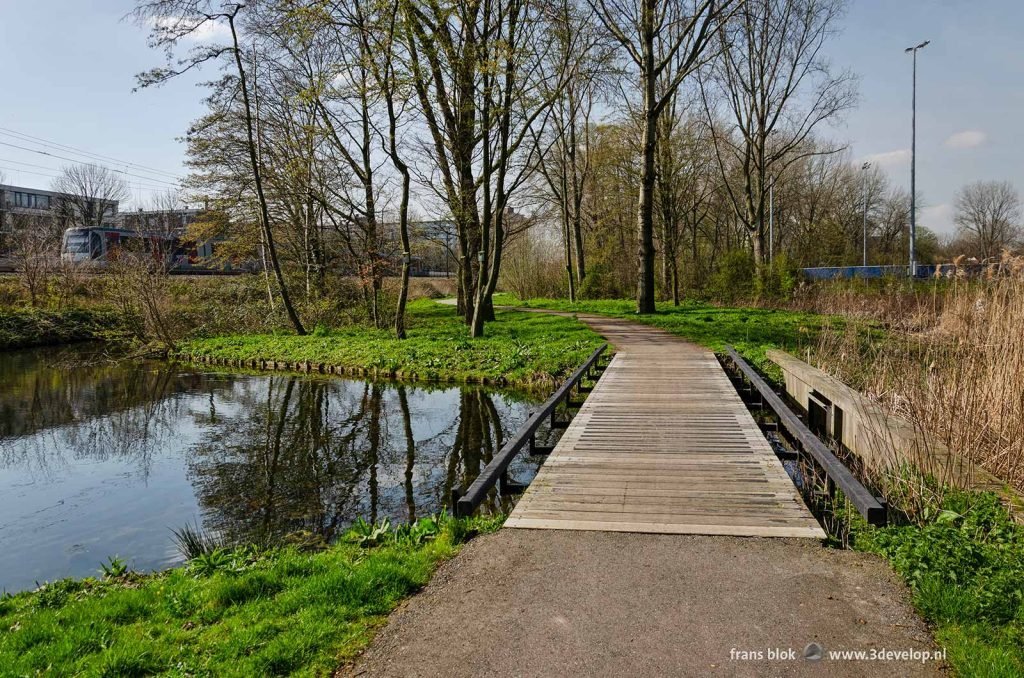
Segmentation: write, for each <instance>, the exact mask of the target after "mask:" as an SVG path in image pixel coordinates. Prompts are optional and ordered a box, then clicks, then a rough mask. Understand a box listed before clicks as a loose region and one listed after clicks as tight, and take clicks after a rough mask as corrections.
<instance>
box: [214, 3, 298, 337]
mask: <svg viewBox="0 0 1024 678" xmlns="http://www.w3.org/2000/svg"><path fill="white" fill-rule="evenodd" d="M228 26H229V28H230V29H231V40H232V41H233V43H234V48H235V49H234V53H235V65H236V66H237V68H238V82H239V89H240V90H241V92H242V103H243V105H244V108H245V131H246V134H247V135H248V137H247V141H248V143H247V145H248V150H249V162H250V163H251V164H252V173H253V181H254V183H255V184H256V197H257V198H258V200H259V205H260V222H261V225H262V227H263V237H264V242H265V243H266V245H267V255H268V256H269V257H270V264H271V266H273V267H274V276H275V277H276V278H277V285H278V287H279V288H280V291H281V303H282V304H284V309H285V312H286V313H287V314H288V319H289V320H290V321H291V323H292V327H294V328H295V333H296V334H298V335H304V334H306V328H304V327H303V326H302V321H301V320H299V314H298V313H296V312H295V307H294V306H292V300H291V297H290V296H289V294H288V285H287V284H285V280H284V273H283V272H282V271H281V262H280V260H279V259H278V257H277V247H276V246H275V245H274V234H273V231H271V228H270V209H269V208H268V207H267V198H266V195H264V193H263V176H262V173H261V171H260V163H259V160H258V159H257V157H256V140H255V138H254V137H253V120H252V105H251V104H250V102H249V88H248V87H247V86H246V78H245V67H244V66H243V65H242V51H241V49H240V48H239V46H238V32H237V31H236V30H235V17H234V15H232V16H230V17H229V18H228Z"/></svg>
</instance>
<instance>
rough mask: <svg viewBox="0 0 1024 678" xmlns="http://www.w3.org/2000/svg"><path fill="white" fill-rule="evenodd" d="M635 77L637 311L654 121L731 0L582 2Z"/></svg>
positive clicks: (648, 303)
mask: <svg viewBox="0 0 1024 678" xmlns="http://www.w3.org/2000/svg"><path fill="white" fill-rule="evenodd" d="M587 3H588V4H589V5H590V6H591V8H593V9H594V11H595V12H596V13H597V16H598V18H599V19H600V21H601V23H602V24H603V25H604V27H605V29H607V31H608V32H609V33H610V34H611V35H612V36H613V37H614V38H615V40H617V41H618V42H619V44H620V45H621V46H622V48H623V49H624V50H625V51H626V53H627V54H628V55H629V58H630V59H631V60H632V61H633V63H634V64H635V65H636V67H637V70H638V71H639V75H640V83H639V84H640V92H641V97H642V104H641V110H640V114H641V116H642V123H641V135H642V144H641V145H642V153H643V155H642V169H641V174H640V199H639V205H638V209H637V227H638V231H639V251H638V262H639V265H638V267H639V273H640V275H639V279H638V283H637V301H636V304H637V312H638V313H653V312H654V310H655V308H654V302H655V298H654V278H655V270H654V269H655V262H654V255H655V252H654V208H655V205H654V189H655V180H656V175H657V172H656V164H657V163H656V160H657V145H658V119H659V118H660V117H661V114H662V112H663V111H664V110H665V107H666V106H667V105H668V103H669V102H670V101H671V100H672V98H673V97H674V96H675V94H676V90H678V89H679V86H680V85H682V83H683V80H684V79H685V78H686V77H687V76H689V75H690V74H691V73H692V72H693V71H694V69H696V68H697V67H699V66H700V65H702V63H703V62H704V60H706V59H707V58H708V55H709V49H708V48H709V47H710V46H711V45H712V41H713V39H714V37H715V36H716V35H717V34H718V33H719V30H720V29H721V27H722V24H723V22H724V21H725V20H726V19H727V18H728V17H729V15H730V13H731V12H732V10H733V9H734V7H735V6H736V0H694V1H693V2H687V1H686V0H587Z"/></svg>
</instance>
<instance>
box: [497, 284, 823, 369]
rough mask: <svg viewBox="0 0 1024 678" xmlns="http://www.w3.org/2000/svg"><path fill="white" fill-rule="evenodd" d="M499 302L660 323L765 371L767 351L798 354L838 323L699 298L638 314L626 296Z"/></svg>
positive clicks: (769, 366)
mask: <svg viewBox="0 0 1024 678" xmlns="http://www.w3.org/2000/svg"><path fill="white" fill-rule="evenodd" d="M495 303H503V304H508V305H515V306H522V307H526V308H547V309H552V310H558V311H573V312H579V313H595V314H599V315H607V316H613V317H617V318H626V319H629V320H634V321H636V322H641V323H644V324H646V325H653V326H655V327H660V328H662V329H664V330H666V331H668V332H671V333H672V334H676V335H678V336H680V337H685V338H686V339H689V340H690V341H693V342H695V343H698V344H701V345H703V346H707V347H708V348H710V349H711V350H713V351H721V350H722V348H723V347H725V346H726V345H731V346H734V347H736V350H737V351H739V352H740V353H741V354H743V355H744V357H746V358H747V359H749V360H751V361H752V362H753V363H754V364H756V365H757V366H758V367H759V368H761V369H762V370H765V369H768V370H771V369H772V365H773V364H772V363H770V361H768V359H767V357H766V356H765V350H767V349H769V348H781V349H785V350H788V351H790V352H793V353H797V354H799V353H800V352H801V351H802V349H804V348H805V347H807V346H810V345H813V344H815V343H816V341H817V335H818V332H819V331H820V330H821V327H822V325H823V324H824V323H826V322H838V321H836V320H834V319H829V318H828V317H827V316H821V315H816V314H813V313H804V312H799V311H786V310H776V309H764V308H727V307H719V306H711V305H708V304H702V303H698V302H687V303H684V304H682V305H680V306H672V304H671V303H665V302H662V303H659V304H658V312H657V313H655V314H651V315H637V313H636V302H635V301H631V300H625V299H621V300H591V301H578V302H576V303H575V304H571V303H569V301H568V300H566V299H529V300H526V301H520V300H517V299H515V298H514V297H511V296H503V297H501V298H496V299H495Z"/></svg>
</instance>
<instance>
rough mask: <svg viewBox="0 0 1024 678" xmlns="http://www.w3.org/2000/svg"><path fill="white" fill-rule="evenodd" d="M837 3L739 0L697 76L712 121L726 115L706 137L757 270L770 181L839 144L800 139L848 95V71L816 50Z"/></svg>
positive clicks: (841, 3) (846, 103)
mask: <svg viewBox="0 0 1024 678" xmlns="http://www.w3.org/2000/svg"><path fill="white" fill-rule="evenodd" d="M845 4H846V0H744V2H743V3H742V4H740V5H739V6H738V7H737V11H736V13H735V15H734V16H733V17H732V19H731V20H730V22H729V23H728V25H727V26H726V29H725V30H723V31H722V32H721V33H720V34H719V40H720V45H721V52H722V57H721V58H720V59H718V60H717V61H716V62H715V63H714V64H713V66H712V67H711V68H710V69H709V70H710V73H709V77H707V78H701V92H702V95H703V100H704V105H705V108H706V110H707V112H708V117H709V120H715V119H718V118H719V116H718V113H719V112H721V116H720V119H722V120H726V121H728V122H727V124H726V126H725V128H724V129H721V130H720V132H719V133H718V134H715V135H714V142H715V149H716V152H717V156H718V162H719V166H720V168H721V172H722V179H723V182H724V186H725V188H726V192H727V195H728V196H729V200H730V202H731V203H732V205H733V209H734V210H735V213H736V216H737V218H738V219H739V220H740V222H741V223H742V224H743V225H744V227H745V228H746V231H747V234H748V236H749V238H750V242H751V246H752V249H753V253H754V262H755V264H756V266H757V267H759V268H760V266H761V265H762V264H763V263H764V260H765V249H766V247H765V230H766V227H765V226H766V225H765V222H766V218H765V217H766V212H767V202H768V187H769V185H770V184H771V182H772V181H775V180H776V179H777V178H778V176H779V175H780V174H782V173H783V172H784V171H785V170H786V168H787V167H788V166H789V165H791V164H792V163H794V162H796V161H798V160H799V159H800V158H802V157H806V155H805V154H806V153H833V152H836V151H838V150H841V148H840V147H838V146H830V147H827V148H823V147H822V146H819V145H809V144H806V143H805V142H806V141H808V139H809V138H810V135H811V133H812V132H813V131H814V130H815V129H816V128H817V127H818V126H819V125H820V124H821V123H823V122H825V121H827V120H830V119H832V118H834V117H835V116H837V115H838V114H840V113H842V112H843V111H844V110H846V109H847V108H849V107H850V106H852V105H853V103H854V101H855V98H856V97H855V91H854V85H855V80H854V78H853V76H852V75H850V74H849V73H846V72H840V73H834V72H833V71H832V69H831V67H830V65H829V63H828V61H827V60H826V59H825V57H824V54H823V49H824V47H825V45H826V43H827V42H828V40H829V39H830V38H831V37H832V36H833V35H834V34H835V31H836V26H835V24H836V21H837V20H838V19H839V18H840V16H841V15H842V12H843V9H844V7H845ZM715 89H717V94H718V96H717V97H716V96H715V92H714V90H715ZM719 109H721V111H719ZM736 168H739V172H736V171H735V169H736Z"/></svg>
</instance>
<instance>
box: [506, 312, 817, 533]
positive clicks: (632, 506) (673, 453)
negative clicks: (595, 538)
mask: <svg viewBox="0 0 1024 678" xmlns="http://www.w3.org/2000/svg"><path fill="white" fill-rule="evenodd" d="M586 322H587V323H588V324H589V325H591V327H593V329H594V330H596V331H597V332H599V333H600V334H602V335H603V336H604V337H605V338H607V339H608V341H610V342H611V343H612V344H613V345H614V346H615V348H616V351H617V355H616V356H615V357H614V358H613V359H612V361H611V364H610V365H609V366H608V368H607V369H606V370H605V372H604V375H603V376H602V377H601V379H600V380H599V381H598V382H597V385H596V386H595V387H594V390H593V391H592V392H591V393H590V395H589V396H588V397H587V400H586V402H585V403H584V404H583V406H582V408H581V409H580V411H579V412H578V413H577V414H576V416H575V417H574V418H573V420H572V423H571V424H570V425H569V427H568V429H567V430H566V431H565V433H564V435H563V436H562V438H561V440H559V442H558V444H557V445H556V446H555V448H554V450H553V451H552V452H551V454H550V456H549V457H548V459H547V460H546V461H545V462H544V465H543V466H542V467H541V470H540V472H539V473H538V474H537V477H536V478H534V480H533V482H532V483H531V484H530V486H529V488H528V489H527V490H526V491H525V493H524V494H523V496H522V498H521V499H520V500H519V503H518V504H517V505H516V508H515V510H514V511H513V512H512V515H511V516H510V517H509V519H508V520H507V521H506V522H505V526H506V527H512V528H535V529H568V530H608V531H617V532H660V533H679V534H720V535H740V536H776V537H811V538H817V539H823V538H824V537H825V534H824V532H823V531H822V529H821V527H820V526H819V525H818V522H817V521H816V520H815V519H814V517H813V516H812V515H811V513H810V511H808V509H807V507H806V506H805V505H804V503H803V501H802V500H801V498H800V495H799V493H798V491H797V489H796V487H795V486H794V485H793V482H792V481H791V480H790V478H789V476H788V475H787V474H786V471H785V469H783V467H782V463H781V462H780V461H779V459H778V458H777V457H776V456H775V453H774V452H773V450H772V448H771V446H770V445H769V443H768V441H767V440H766V439H765V438H764V435H763V434H762V433H761V431H760V430H759V428H758V426H757V424H756V423H755V421H754V419H753V417H752V416H751V414H750V412H749V411H748V410H747V408H746V406H745V405H744V403H743V401H742V400H741V399H740V397H739V395H738V394H737V393H736V389H735V388H734V387H733V385H732V383H731V382H730V381H729V377H728V376H727V375H726V373H725V371H724V370H723V369H722V367H721V365H720V364H719V363H718V360H717V359H716V358H715V355H714V354H713V353H711V352H710V351H708V350H706V349H704V348H701V347H698V346H695V345H694V344H691V343H689V342H686V341H683V340H681V339H678V338H676V337H674V336H672V335H670V334H668V333H667V332H664V331H662V330H659V329H656V328H653V327H649V326H645V325H639V324H636V323H632V322H628V321H623V320H614V319H607V318H596V317H588V318H586Z"/></svg>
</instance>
